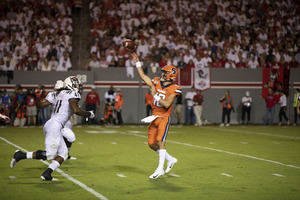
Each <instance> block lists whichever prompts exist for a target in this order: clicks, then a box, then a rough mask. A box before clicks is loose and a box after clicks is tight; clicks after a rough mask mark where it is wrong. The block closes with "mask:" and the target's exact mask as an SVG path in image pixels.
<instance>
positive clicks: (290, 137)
mask: <svg viewBox="0 0 300 200" xmlns="http://www.w3.org/2000/svg"><path fill="white" fill-rule="evenodd" d="M204 128H206V129H211V130H218V131H224V130H226V131H228V129H224V128H213V127H204ZM230 131H231V132H236V133H245V134H254V135H264V136H272V137H280V138H287V139H296V140H300V137H293V136H286V135H276V134H270V133H262V132H251V131H241V130H234V129H230Z"/></svg>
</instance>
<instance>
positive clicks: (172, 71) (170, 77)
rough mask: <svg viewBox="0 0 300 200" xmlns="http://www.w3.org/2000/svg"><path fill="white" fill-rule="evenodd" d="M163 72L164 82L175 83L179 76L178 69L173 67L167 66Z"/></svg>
mask: <svg viewBox="0 0 300 200" xmlns="http://www.w3.org/2000/svg"><path fill="white" fill-rule="evenodd" d="M161 71H162V72H164V76H163V81H175V80H176V78H177V76H178V70H177V67H174V66H173V65H166V66H164V67H163V68H162V70H161Z"/></svg>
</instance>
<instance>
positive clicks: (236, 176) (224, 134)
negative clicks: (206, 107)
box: [0, 126, 300, 200]
mask: <svg viewBox="0 0 300 200" xmlns="http://www.w3.org/2000/svg"><path fill="white" fill-rule="evenodd" d="M74 132H75V133H76V138H77V139H76V141H75V143H74V145H73V147H72V150H71V155H72V156H74V157H77V158H78V160H76V161H73V160H68V161H66V162H64V163H63V165H62V166H61V167H60V169H61V170H62V171H63V172H65V173H67V174H68V175H69V176H71V177H73V178H74V179H76V180H78V181H80V182H81V183H83V184H85V185H86V186H87V187H89V188H91V189H93V190H95V191H96V192H98V193H100V194H101V195H103V196H105V197H106V198H107V199H128V200H132V199H138V200H143V199H205V200H206V199H217V200H219V199H226V200H227V199H229V200H235V199H238V200H241V199H243V200H245V199H246V200H247V199H249V200H253V199H255V200H256V199H262V200H265V199H270V200H274V199H280V200H281V199H287V200H292V199H295V200H296V199H300V156H299V155H300V131H299V127H276V126H274V127H262V126H249V127H247V126H231V127H224V128H220V127H218V126H204V127H193V126H182V127H177V126H172V127H171V128H170V132H169V135H168V138H167V144H166V146H167V149H168V152H169V153H170V154H171V155H173V156H175V157H176V158H178V160H179V161H178V164H176V165H175V167H174V169H173V170H172V171H171V172H170V173H173V174H175V175H178V176H179V177H174V176H170V175H165V176H163V177H160V178H159V179H157V180H149V178H148V177H149V175H150V174H152V173H153V172H154V170H155V169H156V167H157V164H158V155H157V154H156V153H154V152H153V151H152V150H150V149H149V148H148V146H147V144H146V143H145V142H147V134H146V132H147V126H122V127H103V126H102V127H101V126H89V127H75V128H74ZM0 137H2V138H5V139H6V140H8V141H10V142H12V143H14V144H16V145H19V146H20V147H22V148H24V149H26V150H29V151H33V150H38V149H43V148H44V135H43V132H42V128H41V127H35V128H12V127H10V128H0ZM15 150H16V147H14V146H12V145H11V144H8V143H6V142H4V141H3V140H0V151H1V154H0V184H1V187H0V199H1V200H6V199H18V200H19V199H30V200H33V199H37V200H41V199H43V200H48V199H49V200H50V199H63V200H69V199H70V200H76V199H98V198H97V197H96V196H94V195H93V194H91V193H90V192H88V191H86V190H85V189H83V188H81V187H79V186H78V185H77V184H75V183H73V182H72V181H70V180H68V179H66V178H65V177H63V176H62V175H61V174H60V173H59V172H54V173H53V176H54V177H56V178H58V179H59V181H57V182H43V181H41V180H40V178H39V177H40V175H41V173H42V172H43V171H44V170H45V169H46V168H47V166H46V165H45V164H44V163H42V162H40V161H37V160H23V161H21V162H19V163H18V164H17V165H16V166H15V168H14V169H10V168H9V163H10V160H11V158H12V155H13V153H14V151H15ZM261 159H263V160H261ZM222 173H225V174H227V175H230V176H231V177H228V176H225V175H221V174H222ZM117 174H122V175H124V176H126V177H119V176H117ZM274 174H278V175H277V176H275V175H274ZM279 175H282V176H279ZM13 177H15V178H13Z"/></svg>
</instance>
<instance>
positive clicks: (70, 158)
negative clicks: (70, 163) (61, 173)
mask: <svg viewBox="0 0 300 200" xmlns="http://www.w3.org/2000/svg"><path fill="white" fill-rule="evenodd" d="M68 160H77V158H75V157H73V156H69V157H68Z"/></svg>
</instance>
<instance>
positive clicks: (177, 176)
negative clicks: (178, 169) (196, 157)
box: [169, 173, 180, 178]
mask: <svg viewBox="0 0 300 200" xmlns="http://www.w3.org/2000/svg"><path fill="white" fill-rule="evenodd" d="M169 176H173V177H176V178H179V177H180V176H179V175H177V174H172V173H171V174H169Z"/></svg>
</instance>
